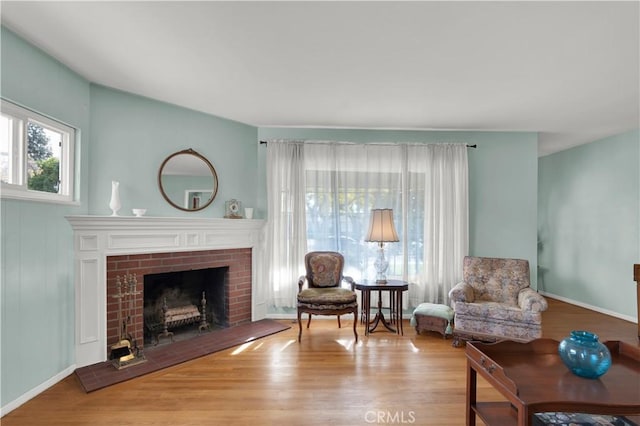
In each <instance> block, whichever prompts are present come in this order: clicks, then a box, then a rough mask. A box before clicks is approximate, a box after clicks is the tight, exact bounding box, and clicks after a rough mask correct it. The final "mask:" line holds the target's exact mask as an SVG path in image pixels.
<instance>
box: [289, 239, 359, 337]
mask: <svg viewBox="0 0 640 426" xmlns="http://www.w3.org/2000/svg"><path fill="white" fill-rule="evenodd" d="M304 264H305V268H306V275H302V276H301V277H300V278H299V279H298V327H299V331H298V342H299V341H300V339H301V338H302V313H303V312H306V313H308V314H309V320H308V321H307V328H309V325H310V324H311V315H337V316H338V327H341V324H340V315H344V314H349V313H353V334H354V335H355V336H356V342H357V341H358V332H357V331H356V322H357V321H356V318H357V316H358V301H357V298H356V292H355V282H354V281H353V279H352V278H351V277H345V276H343V275H342V270H343V268H344V257H343V256H342V255H341V254H340V253H337V252H333V251H312V252H310V253H307V254H306V255H305V257H304ZM305 281H306V282H307V288H306V289H303V286H304V283H305ZM342 281H346V282H347V283H349V284H350V287H349V288H344V287H342Z"/></svg>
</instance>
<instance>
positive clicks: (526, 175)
mask: <svg viewBox="0 0 640 426" xmlns="http://www.w3.org/2000/svg"><path fill="white" fill-rule="evenodd" d="M258 136H259V138H260V139H261V140H267V139H309V140H336V141H349V142H356V143H367V142H414V143H416V142H424V143H466V144H469V145H475V144H477V145H478V148H476V149H471V148H470V149H469V254H470V255H472V256H487V257H514V258H520V259H527V260H528V261H529V264H530V267H531V271H532V274H531V285H532V286H533V287H534V288H535V287H536V280H537V274H535V271H536V267H537V249H536V233H537V210H536V206H537V191H538V190H537V188H538V181H537V176H538V137H537V134H536V133H520V132H442V131H394V130H348V129H339V130H338V129H300V128H260V129H259V131H258ZM259 155H260V158H259V162H260V163H261V165H260V166H259V168H260V170H261V173H264V172H263V171H262V170H263V169H264V168H265V166H264V162H265V156H266V148H265V147H264V145H262V147H261V148H260V154H259ZM265 191H266V188H265V187H263V188H262V189H261V191H260V192H261V193H264V192H265Z"/></svg>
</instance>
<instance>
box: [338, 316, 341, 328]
mask: <svg viewBox="0 0 640 426" xmlns="http://www.w3.org/2000/svg"><path fill="white" fill-rule="evenodd" d="M338 328H342V324H340V315H338Z"/></svg>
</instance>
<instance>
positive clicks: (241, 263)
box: [67, 216, 266, 367]
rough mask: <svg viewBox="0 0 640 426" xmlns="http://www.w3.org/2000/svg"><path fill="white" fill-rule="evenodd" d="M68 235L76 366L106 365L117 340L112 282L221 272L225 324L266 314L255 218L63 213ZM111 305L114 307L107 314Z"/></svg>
mask: <svg viewBox="0 0 640 426" xmlns="http://www.w3.org/2000/svg"><path fill="white" fill-rule="evenodd" d="M67 220H68V221H69V223H70V224H71V226H72V228H73V233H74V250H75V274H74V275H75V277H74V280H75V295H76V305H75V318H76V330H75V340H76V348H75V352H76V367H83V366H86V365H91V364H96V363H99V362H103V361H106V360H107V359H108V356H109V348H110V345H112V344H113V343H114V342H116V341H117V338H118V324H117V323H118V321H117V300H116V299H114V298H113V297H112V296H113V295H114V294H115V293H114V292H115V291H116V290H115V289H116V277H117V276H120V277H121V278H122V277H123V276H124V275H126V274H136V278H137V281H138V284H137V286H136V290H137V291H140V290H143V288H144V286H143V283H144V275H146V274H157V273H164V272H172V271H178V270H189V269H198V268H218V267H223V268H228V272H227V274H226V278H225V281H227V285H228V288H227V289H226V295H227V296H226V297H227V299H228V300H227V303H228V305H227V306H226V308H227V310H226V312H227V315H228V319H227V323H228V324H229V325H230V326H231V325H237V324H242V323H245V322H249V321H257V320H260V319H263V318H265V317H266V301H265V299H266V292H265V290H264V286H263V285H261V284H260V282H259V281H260V280H261V277H262V276H263V274H264V272H263V271H264V265H263V263H262V261H263V258H264V255H263V247H262V244H261V242H262V238H263V226H264V221H263V220H259V219H240V220H231V219H223V218H202V217H186V216H185V217H173V218H167V217H147V216H145V217H131V216H129V217H125V216H115V217H114V216H68V217H67ZM141 297H142V296H140V299H136V300H135V309H133V308H132V309H131V311H132V312H133V315H132V317H133V320H134V326H133V328H134V330H129V329H128V331H133V332H134V333H133V334H135V337H136V339H137V341H138V344H140V343H141V342H143V340H144V339H143V338H142V336H143V324H142V321H143V316H144V315H143V302H142V300H143V299H142V298H141ZM114 306H115V310H114Z"/></svg>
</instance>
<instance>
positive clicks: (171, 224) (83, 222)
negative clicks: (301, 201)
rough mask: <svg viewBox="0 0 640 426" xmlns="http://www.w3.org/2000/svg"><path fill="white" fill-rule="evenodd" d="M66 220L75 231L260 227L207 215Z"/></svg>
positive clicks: (252, 221) (259, 223) (255, 223)
mask: <svg viewBox="0 0 640 426" xmlns="http://www.w3.org/2000/svg"><path fill="white" fill-rule="evenodd" d="M66 219H67V221H68V222H69V223H70V224H71V226H72V228H73V229H74V230H76V231H80V230H83V231H84V230H94V231H97V230H100V231H104V230H122V229H145V230H152V229H167V228H173V229H182V230H188V229H220V230H229V229H236V230H241V229H254V230H257V229H260V228H262V226H263V225H264V222H265V221H264V220H262V219H225V218H207V217H193V218H191V217H153V216H142V217H136V216H94V215H84V216H67V217H66Z"/></svg>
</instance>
